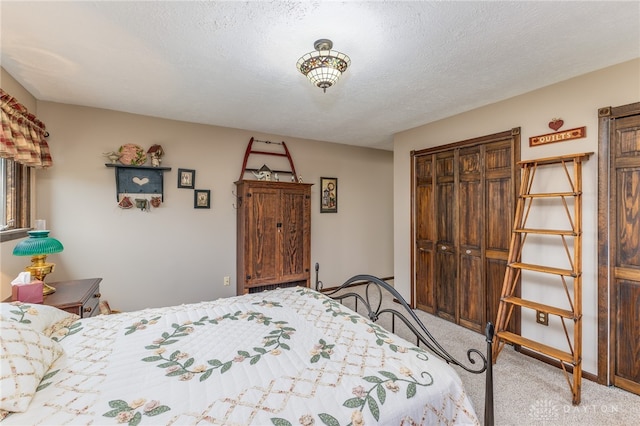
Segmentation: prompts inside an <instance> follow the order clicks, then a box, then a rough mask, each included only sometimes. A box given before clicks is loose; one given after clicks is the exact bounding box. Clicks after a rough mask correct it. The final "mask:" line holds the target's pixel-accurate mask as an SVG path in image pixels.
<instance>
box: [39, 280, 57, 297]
mask: <svg viewBox="0 0 640 426" xmlns="http://www.w3.org/2000/svg"><path fill="white" fill-rule="evenodd" d="M55 292H56V288H55V287H51V286H50V285H49V284H47V283H45V282H44V281H43V282H42V295H43V296H47V295H49V294H53V293H55Z"/></svg>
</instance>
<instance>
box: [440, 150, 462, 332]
mask: <svg viewBox="0 0 640 426" xmlns="http://www.w3.org/2000/svg"><path fill="white" fill-rule="evenodd" d="M456 161H457V151H447V152H442V153H439V154H436V206H435V220H436V250H435V293H436V315H438V316H439V317H442V318H444V319H446V320H448V321H452V322H455V323H457V322H458V312H457V306H458V274H457V259H456V257H457V256H456V255H457V242H456V239H457V232H456V216H457V205H456V198H457V191H456V167H455V164H456Z"/></svg>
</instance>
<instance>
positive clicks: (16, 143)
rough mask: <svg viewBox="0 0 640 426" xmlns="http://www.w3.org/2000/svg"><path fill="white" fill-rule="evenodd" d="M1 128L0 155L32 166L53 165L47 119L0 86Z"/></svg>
mask: <svg viewBox="0 0 640 426" xmlns="http://www.w3.org/2000/svg"><path fill="white" fill-rule="evenodd" d="M0 107H1V111H0V114H1V118H2V132H0V157H2V158H8V159H10V160H14V161H15V162H17V163H20V164H24V165H27V166H33V167H50V166H51V165H52V160H51V153H50V152H49V145H48V144H47V141H46V140H45V138H46V137H47V136H49V134H48V133H47V129H46V127H45V125H44V123H43V122H42V121H40V120H38V119H37V118H36V116H35V115H33V114H31V113H30V112H29V111H27V108H26V107H25V106H24V105H22V104H21V103H20V102H18V101H17V100H16V99H15V98H14V97H13V96H11V95H9V94H8V93H7V92H5V91H4V90H2V89H0Z"/></svg>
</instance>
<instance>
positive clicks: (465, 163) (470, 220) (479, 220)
mask: <svg viewBox="0 0 640 426" xmlns="http://www.w3.org/2000/svg"><path fill="white" fill-rule="evenodd" d="M480 151H481V148H480V147H479V146H476V147H472V148H466V149H461V150H460V154H459V158H458V163H457V164H458V181H459V183H458V198H457V204H458V212H459V213H458V214H459V221H458V227H459V228H458V233H459V237H458V253H459V268H460V279H459V284H458V300H459V301H460V302H459V323H460V324H461V325H463V326H465V327H467V328H471V329H473V330H476V331H482V329H483V324H484V317H485V313H484V307H485V303H484V274H483V273H482V270H483V265H482V263H483V260H482V246H483V238H484V235H483V232H482V230H483V219H484V214H483V213H484V203H483V200H484V197H483V185H482V180H483V176H482V161H481V153H480Z"/></svg>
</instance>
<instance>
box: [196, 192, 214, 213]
mask: <svg viewBox="0 0 640 426" xmlns="http://www.w3.org/2000/svg"><path fill="white" fill-rule="evenodd" d="M193 208H194V209H209V208H211V190H209V189H196V190H194V191H193Z"/></svg>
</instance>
